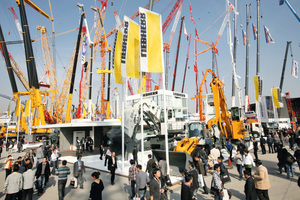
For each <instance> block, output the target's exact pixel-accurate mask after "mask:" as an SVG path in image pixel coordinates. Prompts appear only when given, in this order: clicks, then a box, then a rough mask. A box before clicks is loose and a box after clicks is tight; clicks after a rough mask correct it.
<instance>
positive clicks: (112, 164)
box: [108, 152, 118, 185]
mask: <svg viewBox="0 0 300 200" xmlns="http://www.w3.org/2000/svg"><path fill="white" fill-rule="evenodd" d="M117 168H118V163H117V158H116V153H115V152H112V154H111V157H110V158H109V160H108V170H109V171H110V173H111V177H110V182H111V184H112V185H114V184H115V173H116V170H117Z"/></svg>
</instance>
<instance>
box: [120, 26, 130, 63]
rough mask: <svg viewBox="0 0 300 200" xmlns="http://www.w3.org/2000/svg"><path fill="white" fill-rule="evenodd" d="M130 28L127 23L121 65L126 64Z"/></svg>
mask: <svg viewBox="0 0 300 200" xmlns="http://www.w3.org/2000/svg"><path fill="white" fill-rule="evenodd" d="M128 26H129V23H128V22H126V21H125V26H124V35H123V44H122V55H121V63H122V64H126V49H127V40H128Z"/></svg>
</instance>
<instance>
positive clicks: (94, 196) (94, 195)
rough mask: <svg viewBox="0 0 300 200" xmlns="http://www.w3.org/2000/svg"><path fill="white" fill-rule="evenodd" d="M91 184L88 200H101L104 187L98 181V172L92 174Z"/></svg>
mask: <svg viewBox="0 0 300 200" xmlns="http://www.w3.org/2000/svg"><path fill="white" fill-rule="evenodd" d="M92 179H93V181H94V182H93V183H92V186H91V191H90V196H89V200H102V191H103V190H104V185H103V182H102V180H101V179H100V172H99V171H98V172H93V173H92Z"/></svg>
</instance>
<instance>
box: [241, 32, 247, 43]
mask: <svg viewBox="0 0 300 200" xmlns="http://www.w3.org/2000/svg"><path fill="white" fill-rule="evenodd" d="M242 33H243V43H244V45H246V44H247V41H246V32H245V31H244V30H242Z"/></svg>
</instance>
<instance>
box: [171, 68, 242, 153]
mask: <svg viewBox="0 0 300 200" xmlns="http://www.w3.org/2000/svg"><path fill="white" fill-rule="evenodd" d="M208 73H210V74H211V75H212V76H213V78H212V80H211V82H210V87H211V90H212V95H213V102H212V103H211V105H207V106H213V107H214V110H215V117H214V118H211V119H209V120H208V121H207V123H206V128H207V131H208V132H209V135H210V137H212V138H214V143H215V144H216V145H217V146H223V145H224V144H225V139H232V140H238V139H240V138H241V139H244V137H248V134H247V129H245V125H244V122H243V120H241V117H240V116H241V109H240V108H238V107H233V108H231V114H230V113H229V111H228V109H227V103H226V99H225V95H224V92H223V87H224V83H223V82H222V81H220V79H219V78H218V77H217V76H216V75H215V73H214V72H213V71H212V70H210V69H207V70H206V73H205V74H206V75H207V74H208ZM205 78H206V76H204V79H205ZM203 81H205V80H203ZM203 81H202V82H203ZM199 91H202V90H201V89H199ZM201 95H202V94H201V93H199V94H198V97H200V96H201ZM199 105H200V104H199ZM201 105H202V103H201ZM193 123H196V122H191V123H190V124H189V126H191V124H193ZM198 123H200V122H198ZM189 131H190V128H189ZM202 135H203V138H202V139H205V138H206V137H204V135H205V134H204V133H203V134H202ZM199 144H201V138H200V139H199V137H192V138H191V137H186V138H183V139H182V140H181V141H179V142H177V146H176V147H175V148H174V151H179V152H187V153H188V154H190V155H191V153H192V152H193V150H194V148H195V147H196V146H197V145H199ZM202 144H203V143H202Z"/></svg>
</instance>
